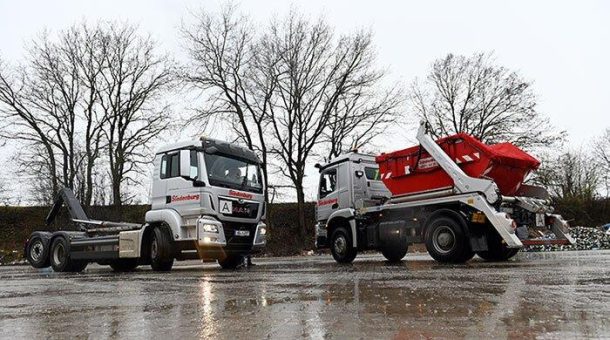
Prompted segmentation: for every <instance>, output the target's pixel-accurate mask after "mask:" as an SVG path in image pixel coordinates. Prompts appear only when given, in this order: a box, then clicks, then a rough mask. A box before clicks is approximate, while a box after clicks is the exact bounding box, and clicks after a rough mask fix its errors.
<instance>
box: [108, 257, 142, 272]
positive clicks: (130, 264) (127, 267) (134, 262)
mask: <svg viewBox="0 0 610 340" xmlns="http://www.w3.org/2000/svg"><path fill="white" fill-rule="evenodd" d="M137 267H138V259H119V260H115V261H112V262H110V268H112V270H114V271H115V272H131V271H133V270H134V269H136V268H137Z"/></svg>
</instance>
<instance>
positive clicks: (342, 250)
mask: <svg viewBox="0 0 610 340" xmlns="http://www.w3.org/2000/svg"><path fill="white" fill-rule="evenodd" d="M330 252H331V253H332V255H333V258H334V259H335V261H337V262H339V263H351V262H352V261H354V259H355V258H356V254H357V249H356V248H354V247H353V246H352V237H351V235H350V234H349V232H348V231H347V229H345V228H344V227H339V228H337V229H335V231H334V232H333V234H332V236H331V238H330Z"/></svg>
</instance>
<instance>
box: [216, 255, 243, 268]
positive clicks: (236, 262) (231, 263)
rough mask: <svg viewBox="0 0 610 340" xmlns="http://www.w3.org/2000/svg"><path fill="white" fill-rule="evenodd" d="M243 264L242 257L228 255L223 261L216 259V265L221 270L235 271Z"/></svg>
mask: <svg viewBox="0 0 610 340" xmlns="http://www.w3.org/2000/svg"><path fill="white" fill-rule="evenodd" d="M243 263H244V257H243V256H242V255H229V256H227V257H225V258H224V259H218V264H219V265H220V266H221V267H222V269H235V268H237V267H239V266H240V265H242V264H243Z"/></svg>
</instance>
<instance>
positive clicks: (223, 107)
mask: <svg viewBox="0 0 610 340" xmlns="http://www.w3.org/2000/svg"><path fill="white" fill-rule="evenodd" d="M195 20H196V22H195V23H194V24H193V25H191V26H185V27H183V30H182V31H183V35H184V38H185V41H186V46H187V50H188V52H189V55H190V57H191V63H190V65H189V67H188V68H187V70H186V71H185V73H184V78H185V79H186V80H187V81H188V82H189V83H190V84H191V85H193V86H194V87H196V88H198V89H201V90H203V91H204V93H206V94H207V95H208V96H209V98H208V100H207V102H206V103H204V104H203V106H202V108H200V109H198V110H197V112H198V114H197V115H196V116H194V117H193V119H192V121H193V122H197V123H201V122H207V121H209V120H211V119H213V118H214V117H221V118H222V119H225V120H228V121H229V122H231V125H230V126H231V128H232V129H233V131H234V132H235V133H236V134H237V136H238V140H240V141H241V142H243V143H245V144H246V146H247V147H248V148H250V149H253V150H256V151H258V154H259V155H260V156H261V160H262V166H261V170H262V173H263V178H264V181H265V182H266V183H269V181H268V167H267V163H268V160H267V157H268V150H267V143H266V139H265V137H266V134H265V132H266V126H267V123H266V119H265V117H266V116H267V115H268V111H269V105H270V99H271V91H272V90H273V87H274V84H275V83H274V80H273V79H272V78H270V73H269V72H265V70H264V69H262V68H261V66H262V65H267V64H272V63H273V61H270V60H269V58H273V57H275V55H262V54H259V53H257V45H256V43H255V41H254V31H255V30H254V27H253V26H252V25H251V24H250V21H249V19H248V18H246V17H244V16H242V15H239V14H238V13H237V11H236V8H235V7H234V6H232V5H229V6H227V7H225V8H224V9H223V11H222V12H221V13H220V15H219V16H215V15H211V14H208V13H206V12H203V11H202V12H199V13H198V14H197V15H195ZM263 67H264V66H263ZM268 199H269V191H268V189H266V190H265V200H266V201H268Z"/></svg>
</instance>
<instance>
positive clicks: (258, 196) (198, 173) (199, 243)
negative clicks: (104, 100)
mask: <svg viewBox="0 0 610 340" xmlns="http://www.w3.org/2000/svg"><path fill="white" fill-rule="evenodd" d="M153 162H154V172H153V177H152V179H153V184H152V191H151V196H152V197H151V202H152V207H151V210H150V211H148V212H147V213H146V223H148V224H158V223H163V224H164V225H166V226H167V227H169V228H170V229H171V232H172V238H173V241H174V244H175V245H176V246H177V248H178V251H179V255H181V256H184V257H189V256H188V254H189V253H190V254H193V255H196V256H197V257H199V258H204V259H220V258H223V257H227V258H234V257H240V256H241V255H244V254H249V253H250V252H251V251H255V250H258V249H260V248H261V247H262V246H264V244H265V234H266V226H265V224H264V222H263V221H264V219H265V208H266V207H265V200H264V185H265V184H264V183H263V179H262V176H261V171H260V160H259V158H258V157H257V156H256V154H255V153H254V152H252V151H251V150H248V149H245V148H242V147H238V146H235V145H232V144H229V143H226V142H222V141H219V140H214V139H209V138H202V139H200V140H195V141H190V142H182V143H176V144H170V145H166V146H163V147H161V148H160V149H159V150H158V151H157V153H156V156H155V159H154V161H153ZM193 245H194V247H193Z"/></svg>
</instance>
